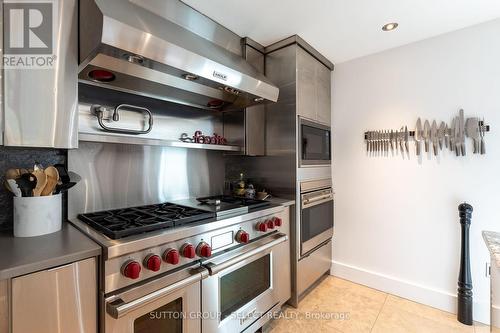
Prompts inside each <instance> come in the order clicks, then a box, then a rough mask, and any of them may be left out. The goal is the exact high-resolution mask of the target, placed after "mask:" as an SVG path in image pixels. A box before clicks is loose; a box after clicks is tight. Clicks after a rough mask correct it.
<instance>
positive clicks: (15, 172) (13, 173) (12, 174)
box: [5, 169, 21, 179]
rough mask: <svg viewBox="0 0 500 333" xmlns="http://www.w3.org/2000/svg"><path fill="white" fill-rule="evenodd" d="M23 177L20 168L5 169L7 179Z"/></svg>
mask: <svg viewBox="0 0 500 333" xmlns="http://www.w3.org/2000/svg"><path fill="white" fill-rule="evenodd" d="M19 177H21V173H20V172H19V169H8V170H7V171H5V179H17V178H19Z"/></svg>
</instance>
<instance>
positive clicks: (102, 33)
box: [79, 0, 279, 110]
mask: <svg viewBox="0 0 500 333" xmlns="http://www.w3.org/2000/svg"><path fill="white" fill-rule="evenodd" d="M161 1H163V0H127V1H124V0H81V1H80V66H79V80H80V82H84V83H87V84H93V85H98V86H102V87H106V88H109V89H115V90H119V91H124V92H130V93H134V94H139V95H144V96H148V97H153V98H157V99H162V100H167V101H171V102H175V103H180V104H185V105H190V106H194V107H198V108H203V109H220V110H231V109H241V108H244V107H247V106H250V105H255V104H259V103H263V102H266V101H272V102H276V101H277V99H278V93H279V90H278V88H277V87H276V86H275V85H273V84H272V83H270V82H269V81H268V80H267V79H266V77H265V76H263V75H262V74H260V73H258V72H257V70H256V69H254V68H253V67H252V66H251V65H250V64H248V63H247V62H246V61H245V60H244V59H243V58H241V57H239V56H238V55H236V54H233V53H231V52H229V51H227V50H225V49H224V48H222V47H220V46H218V45H215V44H213V43H211V42H210V41H208V40H206V39H204V38H202V37H199V36H198V35H196V34H194V33H192V32H190V31H188V30H186V29H184V28H183V27H181V26H179V25H177V24H175V23H173V22H171V21H169V20H167V19H165V18H164V17H162V16H161V15H158V14H157V13H159V11H155V10H154V5H155V2H156V3H157V4H158V6H161Z"/></svg>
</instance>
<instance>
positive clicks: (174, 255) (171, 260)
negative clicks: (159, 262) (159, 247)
mask: <svg viewBox="0 0 500 333" xmlns="http://www.w3.org/2000/svg"><path fill="white" fill-rule="evenodd" d="M163 260H165V262H166V263H167V264H171V265H177V264H178V263H179V251H177V250H176V249H167V250H166V251H165V252H163Z"/></svg>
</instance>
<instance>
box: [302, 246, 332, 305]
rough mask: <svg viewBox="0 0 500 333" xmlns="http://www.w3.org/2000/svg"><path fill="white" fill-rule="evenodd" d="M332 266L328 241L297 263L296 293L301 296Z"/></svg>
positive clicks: (330, 248) (330, 247)
mask: <svg viewBox="0 0 500 333" xmlns="http://www.w3.org/2000/svg"><path fill="white" fill-rule="evenodd" d="M331 265H332V243H331V241H328V242H327V243H325V244H324V245H322V246H321V247H320V248H318V249H317V250H315V251H313V252H312V253H310V254H309V255H308V256H307V257H305V258H302V259H300V260H299V262H298V267H297V271H298V275H297V293H298V295H302V294H303V293H304V292H305V291H306V290H307V289H308V288H309V287H311V286H312V285H313V284H314V282H316V281H317V280H318V279H319V278H320V277H321V276H323V275H324V274H325V273H327V272H329V271H330V267H331Z"/></svg>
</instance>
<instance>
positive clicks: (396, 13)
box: [183, 0, 500, 63]
mask: <svg viewBox="0 0 500 333" xmlns="http://www.w3.org/2000/svg"><path fill="white" fill-rule="evenodd" d="M183 2H185V3H186V4H188V5H190V6H191V7H193V8H195V9H197V10H198V11H200V12H202V13H203V14H205V15H207V16H209V17H210V18H212V19H214V20H215V21H217V22H219V23H220V24H222V25H224V26H225V27H227V28H229V29H231V30H232V31H234V32H235V33H237V34H238V35H240V36H242V37H250V38H252V39H254V40H255V41H257V42H259V43H260V44H262V45H264V46H266V45H269V44H272V43H274V42H276V41H279V40H281V39H283V38H286V37H289V36H291V35H294V34H298V35H299V36H301V37H302V38H304V39H305V40H306V41H307V42H309V43H310V44H311V45H312V46H313V47H315V48H316V49H317V50H318V51H320V52H321V53H322V54H323V55H324V56H326V57H327V58H328V59H329V60H331V61H332V62H334V63H339V62H344V61H347V60H350V59H354V58H358V57H362V56H365V55H368V54H372V53H376V52H380V51H382V50H386V49H389V48H393V47H397V46H400V45H404V44H408V43H411V42H415V41H418V40H422V39H425V38H429V37H432V36H436V35H440V34H443V33H446V32H449V31H453V30H457V29H461V28H464V27H467V26H471V25H475V24H478V23H481V22H485V21H489V20H492V19H495V18H498V17H500V1H498V0H413V1H411V0H376V1H375V0H307V1H305V0H278V1H276V0H183ZM388 22H398V23H399V27H398V28H397V29H396V30H394V31H391V32H383V31H382V29H381V28H382V26H383V25H384V24H385V23H388Z"/></svg>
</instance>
